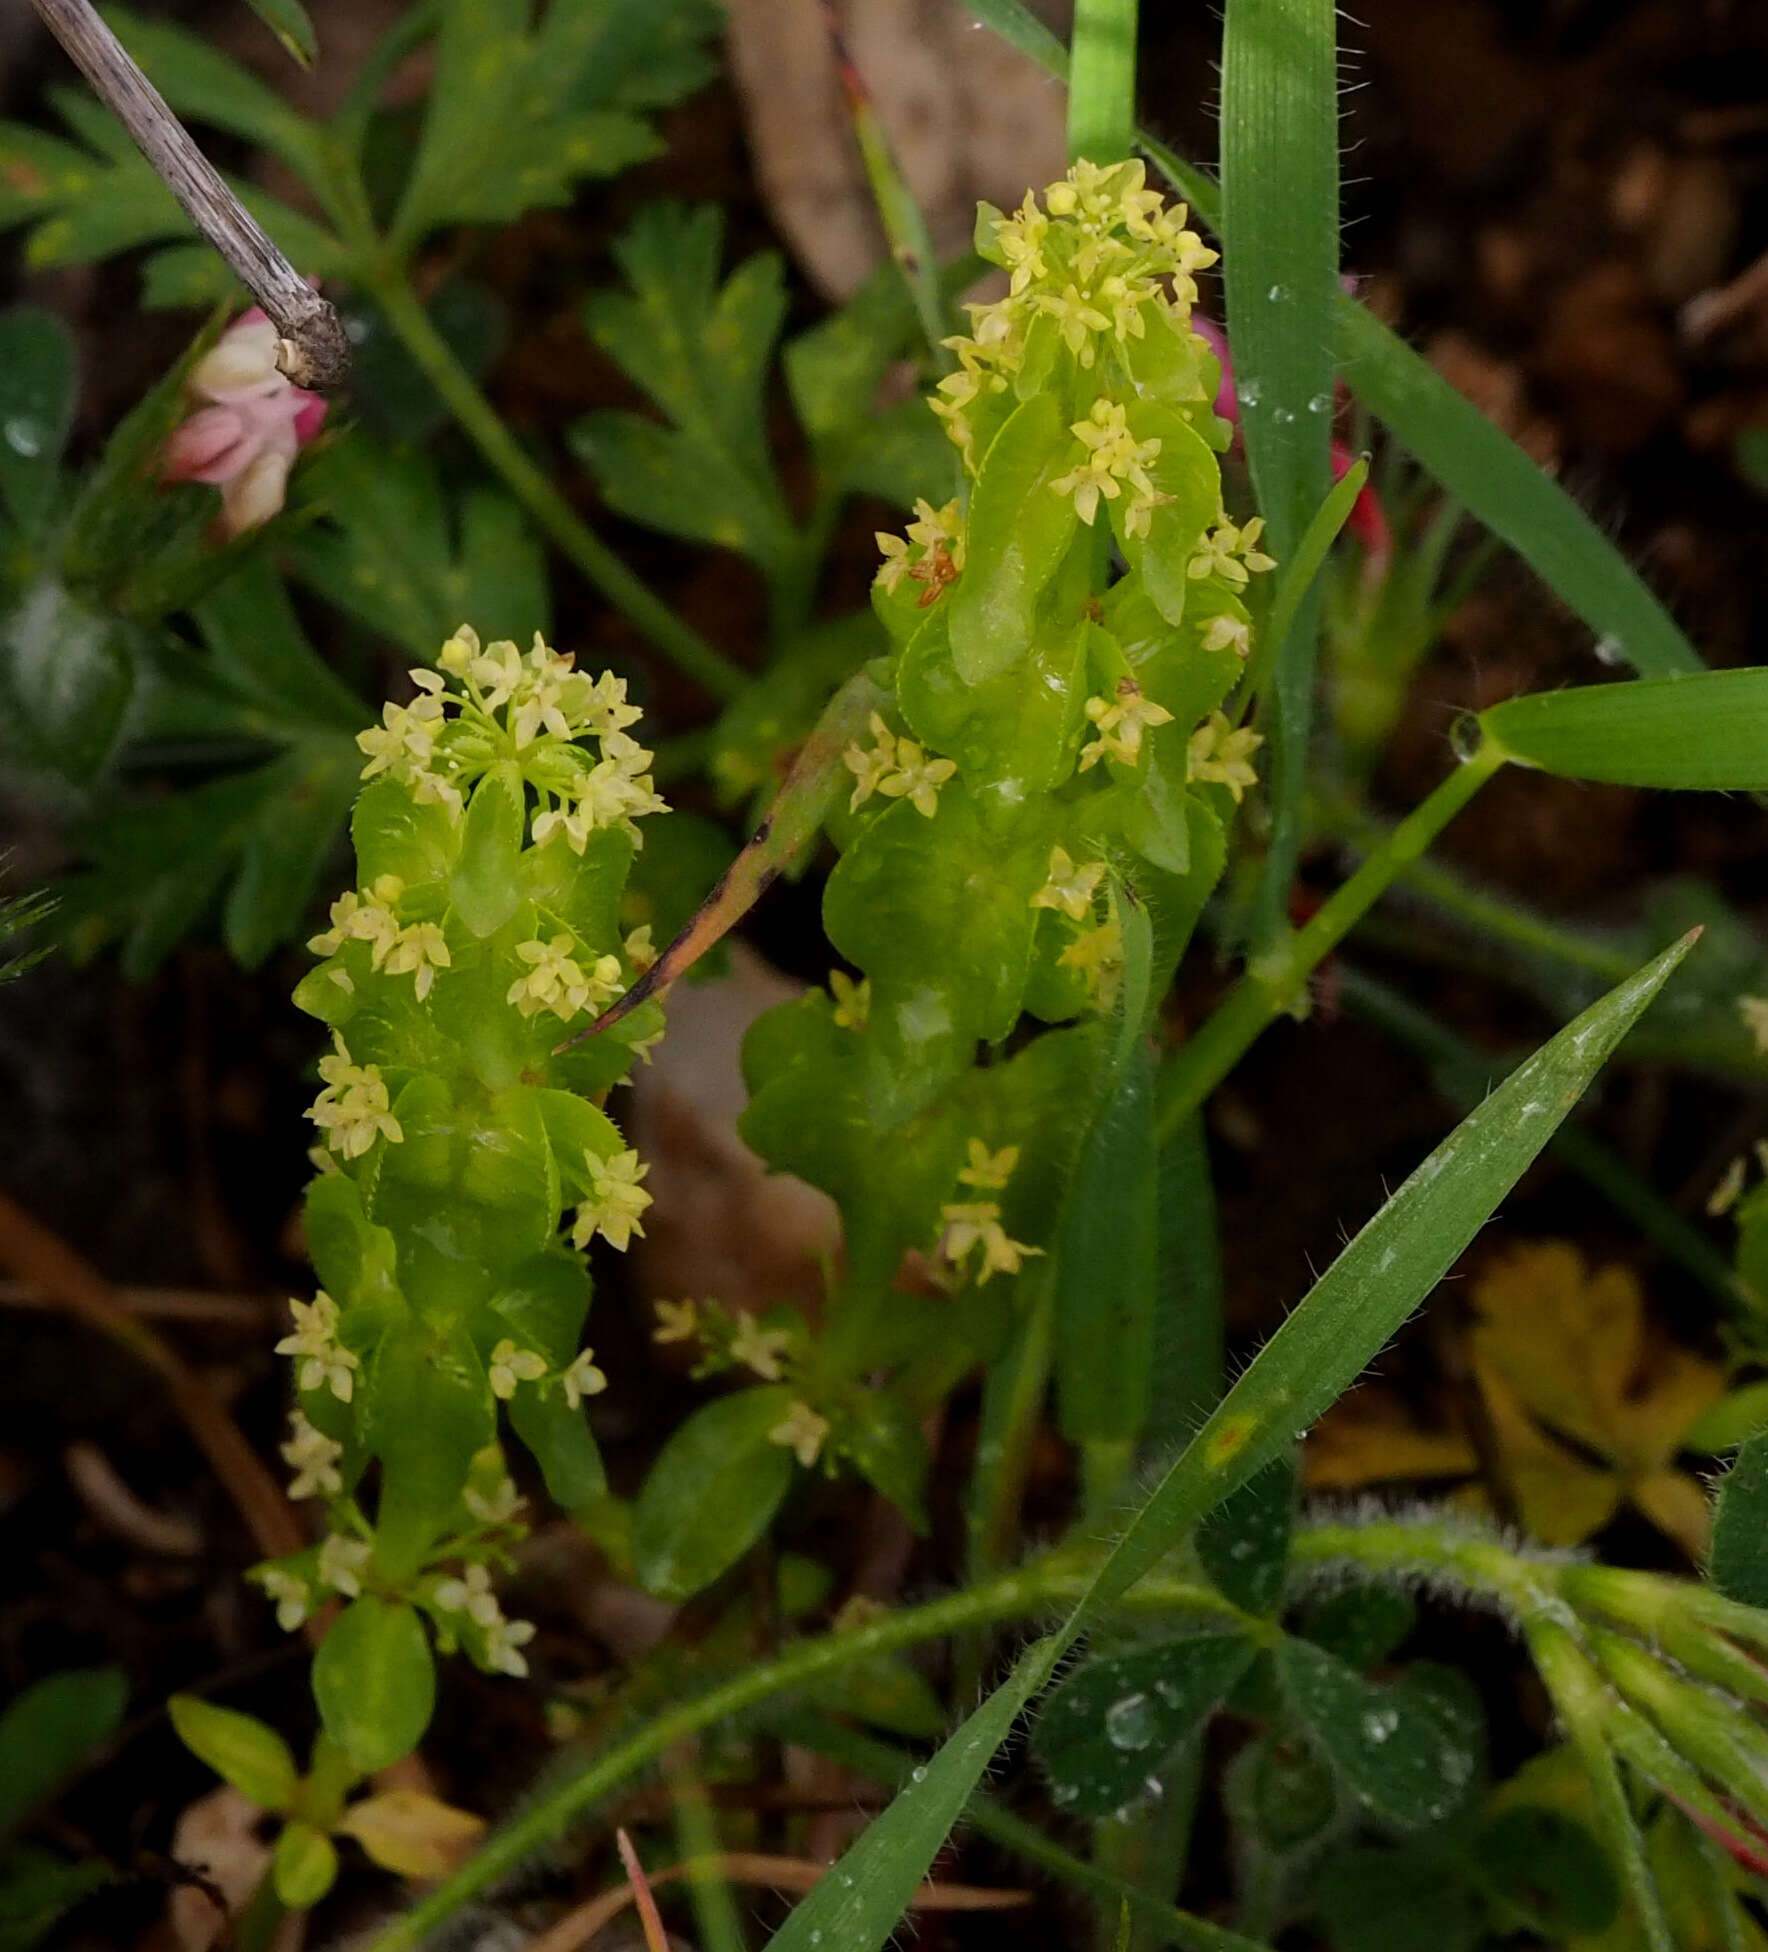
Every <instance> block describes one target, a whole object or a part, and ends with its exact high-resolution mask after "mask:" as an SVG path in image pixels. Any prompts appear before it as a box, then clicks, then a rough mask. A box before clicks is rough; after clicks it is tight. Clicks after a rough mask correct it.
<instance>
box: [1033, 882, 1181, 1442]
mask: <svg viewBox="0 0 1768 1952" xmlns="http://www.w3.org/2000/svg"><path fill="white" fill-rule="evenodd" d="M1114 906H1115V912H1116V914H1117V916H1118V919H1119V921H1120V923H1121V925H1122V929H1123V947H1124V973H1123V981H1122V990H1121V993H1120V995H1119V998H1118V1004H1117V1021H1116V1024H1115V1026H1114V1037H1113V1050H1112V1055H1111V1061H1110V1064H1109V1067H1108V1068H1107V1069H1106V1071H1105V1074H1104V1077H1103V1078H1102V1079H1101V1081H1100V1085H1099V1091H1098V1096H1097V1097H1096V1099H1095V1100H1094V1102H1093V1104H1092V1105H1091V1106H1090V1107H1089V1108H1088V1112H1087V1116H1086V1124H1085V1128H1084V1136H1083V1137H1082V1140H1081V1147H1080V1154H1079V1159H1078V1162H1077V1164H1076V1166H1075V1168H1074V1172H1073V1174H1072V1176H1071V1178H1070V1179H1069V1181H1068V1184H1067V1187H1066V1188H1065V1190H1064V1192H1063V1196H1062V1212H1061V1218H1060V1220H1059V1221H1058V1223H1057V1228H1056V1238H1055V1242H1054V1246H1053V1249H1052V1259H1053V1261H1054V1263H1055V1295H1056V1384H1057V1405H1058V1409H1059V1412H1060V1422H1061V1428H1062V1434H1063V1436H1065V1437H1066V1438H1068V1440H1069V1441H1070V1442H1071V1443H1082V1442H1087V1441H1090V1440H1095V1439H1102V1440H1111V1439H1119V1440H1124V1439H1133V1438H1135V1437H1137V1436H1139V1435H1140V1434H1141V1430H1142V1426H1143V1424H1144V1422H1145V1421H1146V1419H1147V1414H1148V1385H1149V1378H1150V1375H1151V1372H1152V1366H1153V1358H1154V1310H1155V1301H1156V1295H1155V1273H1156V1265H1157V1261H1158V1249H1159V1217H1158V1178H1157V1165H1158V1160H1157V1150H1158V1148H1157V1146H1156V1144H1155V1137H1154V1059H1153V1057H1152V1055H1151V1054H1150V1052H1149V1049H1148V1040H1147V1037H1146V1036H1145V1034H1144V1023H1145V1019H1146V1016H1147V1010H1148V1000H1149V999H1148V990H1149V974H1150V968H1151V963H1152V956H1153V940H1152V931H1151V929H1150V926H1149V921H1148V911H1147V909H1146V908H1145V907H1143V905H1142V904H1141V902H1139V901H1137V900H1136V899H1135V898H1134V896H1133V895H1132V894H1131V893H1130V892H1129V890H1128V889H1127V887H1125V886H1123V885H1122V884H1119V885H1118V886H1117V887H1116V888H1115V889H1114ZM1076 1109H1077V1110H1078V1109H1079V1108H1078V1107H1077V1108H1076Z"/></svg>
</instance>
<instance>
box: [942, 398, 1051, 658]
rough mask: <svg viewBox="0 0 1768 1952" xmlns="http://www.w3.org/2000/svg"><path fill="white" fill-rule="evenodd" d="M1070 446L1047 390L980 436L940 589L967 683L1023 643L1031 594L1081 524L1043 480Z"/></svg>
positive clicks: (1029, 625)
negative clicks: (951, 564)
mask: <svg viewBox="0 0 1768 1952" xmlns="http://www.w3.org/2000/svg"><path fill="white" fill-rule="evenodd" d="M1077 446H1078V443H1077V442H1075V441H1073V440H1072V439H1070V438H1069V437H1068V433H1067V429H1066V428H1065V427H1064V426H1063V424H1062V414H1061V410H1060V408H1059V407H1058V406H1057V404H1056V399H1055V396H1054V395H1053V394H1049V393H1039V394H1036V395H1034V396H1033V397H1032V398H1031V399H1029V400H1027V401H1025V402H1024V403H1023V404H1022V405H1020V406H1018V407H1015V408H1014V410H1013V412H1012V413H1011V414H1010V415H1009V416H1008V417H1007V420H1006V422H1005V424H1004V425H1003V426H1002V428H1001V431H1000V432H999V433H998V434H997V435H996V436H995V437H994V439H993V441H991V442H990V443H989V448H988V452H987V453H986V454H985V455H984V456H983V460H982V470H981V472H980V473H979V474H978V476H977V478H976V486H975V488H974V490H973V491H972V493H971V496H970V514H969V521H968V524H967V526H966V530H965V554H964V573H963V575H962V576H961V577H960V578H959V579H958V581H957V583H956V584H955V585H954V586H953V588H952V590H951V593H950V595H949V596H948V597H947V598H946V604H947V605H948V606H949V615H950V628H951V645H952V657H953V659H954V660H955V662H956V664H957V668H958V675H959V676H960V677H961V678H962V679H963V680H964V682H965V683H966V684H972V685H973V684H979V683H980V682H981V681H982V680H983V679H984V678H989V677H992V676H994V675H995V673H996V672H999V671H1004V670H1006V669H1007V667H1008V666H1009V665H1011V664H1013V663H1014V662H1015V661H1016V660H1017V659H1019V658H1022V657H1023V656H1024V655H1025V653H1026V652H1027V651H1028V650H1030V648H1031V642H1032V637H1033V635H1034V633H1035V618H1036V614H1037V603H1038V598H1039V597H1040V596H1042V595H1043V593H1044V591H1045V590H1046V589H1047V588H1048V587H1049V583H1050V579H1051V578H1052V577H1053V576H1054V575H1055V574H1056V571H1057V570H1058V569H1059V568H1060V567H1061V563H1062V558H1063V557H1064V556H1065V555H1066V554H1067V553H1068V547H1069V544H1070V543H1071V542H1072V541H1073V540H1074V533H1075V530H1076V529H1077V528H1079V526H1080V518H1079V517H1078V516H1077V515H1076V513H1075V507H1074V497H1073V496H1072V495H1058V494H1054V493H1052V492H1051V488H1050V484H1051V482H1052V481H1054V480H1055V479H1056V477H1057V476H1058V475H1060V474H1062V473H1064V472H1066V471H1067V469H1068V467H1069V465H1070V450H1071V449H1072V448H1075V447H1077Z"/></svg>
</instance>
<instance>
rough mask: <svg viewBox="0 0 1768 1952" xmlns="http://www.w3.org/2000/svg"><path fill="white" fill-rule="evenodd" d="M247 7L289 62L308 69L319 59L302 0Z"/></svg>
mask: <svg viewBox="0 0 1768 1952" xmlns="http://www.w3.org/2000/svg"><path fill="white" fill-rule="evenodd" d="M246 5H247V6H248V7H250V8H251V10H252V12H253V13H255V14H256V15H257V16H258V18H259V19H260V20H261V21H262V22H263V23H264V25H265V26H266V27H268V28H269V29H270V31H271V33H273V34H274V35H275V36H276V38H277V39H278V41H280V42H281V43H282V47H283V51H284V53H286V54H287V55H288V57H289V59H290V60H291V61H298V62H299V63H300V64H301V66H302V67H303V68H310V67H312V65H313V64H314V62H315V61H317V60H318V59H319V36H318V35H317V34H315V33H314V31H313V22H312V21H311V20H310V19H309V18H308V15H307V9H306V8H305V7H303V6H302V5H301V0H246Z"/></svg>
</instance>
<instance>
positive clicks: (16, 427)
mask: <svg viewBox="0 0 1768 1952" xmlns="http://www.w3.org/2000/svg"><path fill="white" fill-rule="evenodd" d="M3 431H4V434H5V438H6V445H7V446H8V447H9V448H11V449H12V451H13V453H14V454H17V455H20V456H22V457H23V459H25V460H27V461H34V460H36V458H37V456H38V455H39V454H41V453H42V452H43V450H44V448H45V447H46V446H47V445H48V444H49V430H48V428H47V427H45V426H44V425H43V423H42V421H40V420H32V419H30V418H29V417H28V416H26V415H25V414H15V415H14V416H13V417H12V418H11V419H10V420H9V421H7V423H6V426H5V429H4V430H3Z"/></svg>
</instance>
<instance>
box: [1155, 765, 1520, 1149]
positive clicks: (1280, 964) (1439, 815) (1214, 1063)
mask: <svg viewBox="0 0 1768 1952" xmlns="http://www.w3.org/2000/svg"><path fill="white" fill-rule="evenodd" d="M1503 763H1504V761H1503V759H1502V757H1501V756H1500V755H1499V754H1497V753H1496V752H1494V751H1493V750H1492V749H1491V748H1490V746H1483V745H1482V746H1481V747H1480V748H1479V750H1478V751H1476V752H1475V753H1473V754H1472V755H1471V756H1470V757H1469V758H1467V759H1466V760H1465V761H1464V762H1463V763H1462V764H1461V765H1459V766H1457V767H1456V769H1455V770H1454V772H1452V773H1451V774H1450V775H1449V776H1448V778H1447V779H1445V780H1444V781H1443V783H1442V784H1441V785H1440V786H1439V787H1438V788H1437V789H1436V791H1435V792H1434V793H1432V794H1431V795H1430V797H1429V798H1428V799H1427V800H1425V801H1424V802H1423V804H1422V805H1420V806H1418V807H1416V808H1414V809H1413V811H1412V812H1411V813H1409V814H1408V815H1407V816H1406V818H1405V819H1404V820H1402V821H1401V822H1400V823H1399V825H1398V826H1397V827H1395V828H1394V830H1393V831H1392V832H1391V833H1390V834H1389V835H1388V836H1387V838H1386V840H1385V841H1384V842H1383V843H1382V845H1381V846H1380V847H1378V848H1377V849H1376V850H1375V851H1374V852H1373V853H1371V854H1370V856H1369V858H1368V859H1367V860H1366V861H1365V862H1364V863H1363V865H1362V866H1361V867H1360V868H1358V870H1357V871H1356V873H1355V874H1353V875H1352V876H1351V878H1350V879H1349V880H1348V881H1347V882H1345V884H1344V885H1343V887H1341V888H1339V889H1338V890H1337V891H1336V892H1335V893H1334V894H1333V895H1332V896H1331V897H1330V898H1329V899H1328V900H1327V901H1325V902H1324V903H1323V904H1322V905H1321V907H1320V909H1319V910H1318V912H1317V913H1316V914H1315V915H1314V917H1313V919H1312V920H1311V921H1310V922H1309V923H1308V924H1307V926H1306V927H1305V928H1303V929H1301V930H1299V931H1298V932H1297V933H1296V934H1295V935H1293V936H1291V937H1290V938H1289V939H1288V941H1286V942H1280V943H1278V944H1277V945H1276V946H1275V947H1273V948H1272V949H1271V950H1270V951H1269V952H1268V953H1267V954H1265V955H1262V956H1259V957H1258V958H1257V959H1256V960H1255V961H1253V962H1252V963H1251V964H1250V965H1249V966H1248V968H1247V971H1246V974H1245V975H1244V976H1243V977H1242V978H1241V979H1240V983H1239V985H1238V987H1237V988H1236V989H1235V990H1234V991H1233V993H1232V994H1231V995H1230V996H1229V997H1228V999H1227V1001H1226V1002H1225V1003H1223V1004H1222V1005H1221V1006H1220V1007H1219V1008H1218V1009H1217V1010H1216V1012H1215V1014H1214V1015H1213V1016H1211V1017H1210V1018H1209V1019H1208V1021H1207V1022H1206V1023H1205V1024H1204V1026H1203V1028H1202V1029H1201V1030H1200V1031H1198V1033H1197V1035H1196V1036H1195V1037H1193V1038H1192V1039H1191V1040H1190V1041H1189V1042H1188V1043H1185V1044H1181V1045H1180V1047H1179V1048H1178V1050H1177V1051H1176V1052H1174V1054H1173V1055H1172V1056H1171V1057H1170V1058H1169V1059H1168V1060H1167V1062H1166V1064H1165V1065H1164V1066H1163V1067H1162V1069H1161V1074H1160V1082H1159V1086H1158V1091H1157V1100H1156V1103H1157V1119H1158V1127H1157V1129H1158V1132H1159V1135H1160V1141H1161V1143H1162V1144H1163V1145H1164V1144H1166V1143H1167V1142H1168V1141H1169V1140H1170V1139H1171V1138H1172V1137H1173V1136H1174V1135H1175V1134H1176V1133H1177V1132H1178V1130H1179V1129H1180V1127H1181V1126H1182V1125H1183V1124H1184V1122H1185V1120H1186V1119H1187V1118H1189V1117H1190V1116H1191V1114H1192V1113H1193V1112H1194V1111H1196V1110H1197V1109H1198V1108H1199V1107H1200V1106H1201V1105H1202V1103H1203V1101H1204V1100H1205V1099H1206V1098H1207V1097H1208V1096H1209V1094H1210V1093H1211V1092H1212V1091H1213V1090H1214V1089H1215V1088H1216V1086H1217V1085H1218V1084H1220V1083H1221V1081H1222V1080H1223V1079H1224V1078H1225V1077H1226V1076H1227V1075H1228V1073H1229V1072H1230V1071H1231V1070H1233V1068H1234V1066H1235V1065H1236V1064H1238V1063H1239V1061H1240V1059H1241V1058H1242V1057H1244V1056H1245V1054H1246V1052H1247V1051H1248V1050H1249V1049H1250V1048H1251V1047H1252V1045H1253V1043H1254V1042H1255V1041H1256V1039H1257V1038H1258V1036H1259V1034H1260V1033H1261V1032H1262V1031H1263V1030H1264V1029H1265V1028H1266V1026H1267V1025H1269V1024H1270V1023H1271V1022H1272V1021H1273V1020H1274V1019H1275V1018H1277V1017H1278V1016H1280V1015H1281V1014H1282V1013H1283V1011H1284V1010H1285V1009H1287V1008H1288V1007H1289V1005H1290V1004H1291V1003H1292V1002H1294V1001H1295V999H1296V998H1297V997H1298V996H1300V995H1301V994H1302V992H1303V990H1304V988H1305V986H1306V983H1307V980H1308V977H1309V976H1310V975H1311V974H1312V972H1313V971H1314V969H1315V968H1316V967H1317V966H1318V965H1319V964H1320V963H1321V962H1322V961H1324V960H1325V958H1326V957H1327V956H1329V955H1330V954H1331V953H1332V951H1333V950H1334V949H1336V948H1337V947H1338V945H1339V943H1341V942H1342V941H1343V940H1344V938H1345V937H1346V936H1347V935H1348V934H1349V933H1350V931H1351V929H1352V928H1353V927H1354V926H1355V925H1356V923H1357V922H1358V921H1359V920H1360V919H1361V917H1362V916H1364V915H1366V914H1367V913H1368V911H1369V909H1370V908H1371V907H1372V906H1373V905H1374V903H1375V901H1376V900H1377V898H1378V897H1379V896H1380V895H1381V893H1382V891H1383V890H1384V889H1386V888H1387V887H1388V886H1390V885H1391V883H1392V882H1393V881H1394V879H1395V878H1396V876H1398V875H1400V874H1402V873H1403V872H1404V871H1405V870H1406V868H1408V867H1409V866H1410V865H1411V864H1412V862H1414V861H1416V860H1417V859H1418V858H1419V856H1420V855H1422V854H1423V852H1424V850H1425V849H1426V848H1427V847H1428V846H1429V845H1430V844H1431V842H1432V841H1434V840H1435V839H1436V837H1437V836H1438V835H1439V834H1440V833H1441V832H1442V831H1443V829H1444V828H1445V827H1446V826H1448V824H1449V822H1450V821H1451V820H1453V819H1454V817H1455V815H1456V814H1458V813H1459V812H1460V811H1461V809H1462V808H1463V807H1464V806H1465V805H1466V804H1467V802H1468V801H1469V800H1471V799H1472V798H1473V796H1474V794H1475V793H1477V792H1478V791H1479V789H1480V788H1481V787H1482V786H1483V785H1484V784H1485V783H1486V781H1487V780H1488V779H1490V778H1491V776H1492V775H1493V774H1494V773H1495V772H1496V771H1497V770H1498V768H1499V767H1500V766H1501V765H1503Z"/></svg>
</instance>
